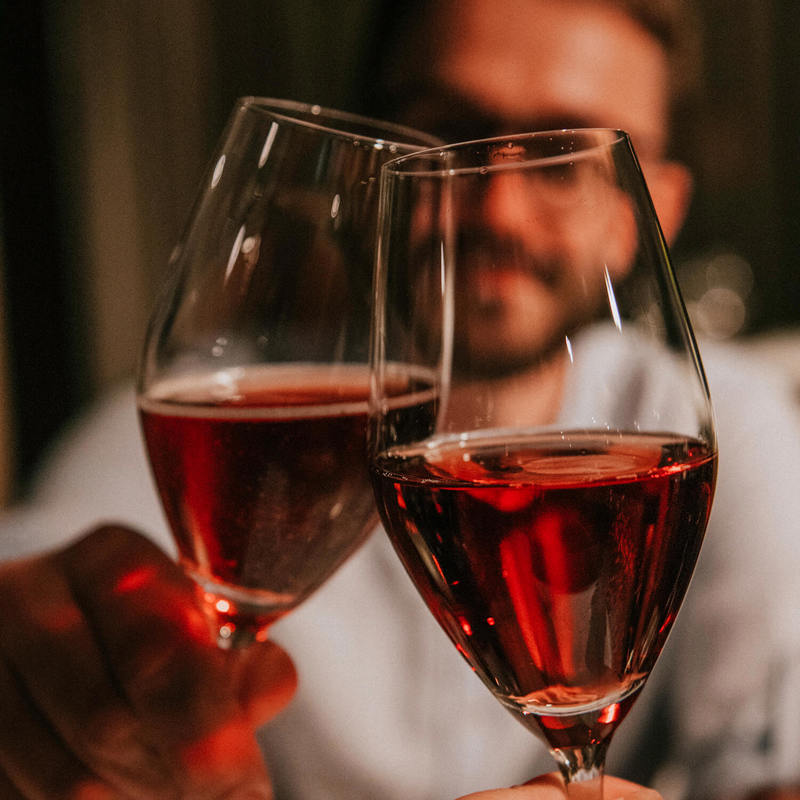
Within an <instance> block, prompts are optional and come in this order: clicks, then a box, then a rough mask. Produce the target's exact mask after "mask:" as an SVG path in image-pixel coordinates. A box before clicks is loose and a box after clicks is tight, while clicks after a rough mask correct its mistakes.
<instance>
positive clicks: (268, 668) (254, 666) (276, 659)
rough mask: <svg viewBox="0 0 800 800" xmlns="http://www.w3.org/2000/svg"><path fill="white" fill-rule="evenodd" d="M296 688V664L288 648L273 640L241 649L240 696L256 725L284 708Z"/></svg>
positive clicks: (248, 714) (258, 725) (245, 710)
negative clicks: (283, 647)
mask: <svg viewBox="0 0 800 800" xmlns="http://www.w3.org/2000/svg"><path fill="white" fill-rule="evenodd" d="M231 655H237V654H236V653H231ZM296 689H297V672H296V670H295V667H294V664H293V663H292V660H291V658H289V655H288V654H287V653H286V651H285V650H283V649H282V648H281V647H279V646H278V645H277V644H275V643H274V642H264V643H263V644H262V643H257V644H253V645H251V646H250V647H249V648H247V650H245V651H243V652H242V653H241V662H240V667H239V700H240V702H241V705H242V708H243V709H244V713H245V715H246V716H247V719H248V720H250V723H251V724H252V726H253V727H254V728H258V727H260V726H261V725H263V724H264V723H266V722H268V721H269V720H271V719H272V718H273V717H274V716H275V715H276V714H278V713H279V712H280V711H282V710H283V709H284V708H285V707H286V705H287V704H288V703H289V701H290V700H291V699H292V696H293V695H294V693H295V690H296Z"/></svg>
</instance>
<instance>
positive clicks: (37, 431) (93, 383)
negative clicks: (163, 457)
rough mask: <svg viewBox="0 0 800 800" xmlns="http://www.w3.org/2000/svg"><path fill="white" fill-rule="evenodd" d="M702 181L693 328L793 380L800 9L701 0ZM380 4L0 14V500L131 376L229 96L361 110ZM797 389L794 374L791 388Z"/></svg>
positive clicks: (696, 117)
mask: <svg viewBox="0 0 800 800" xmlns="http://www.w3.org/2000/svg"><path fill="white" fill-rule="evenodd" d="M699 2H700V10H701V12H702V14H703V16H704V18H705V20H706V69H705V75H706V96H705V98H704V101H703V103H702V105H701V107H700V108H699V109H698V110H697V112H696V113H694V114H692V116H691V118H687V119H686V120H683V121H681V124H680V126H679V137H678V148H679V151H680V156H681V157H682V158H683V159H684V160H685V161H686V162H687V163H689V165H690V166H691V167H692V169H693V170H694V173H695V176H696V180H697V185H696V193H695V199H694V202H693V205H692V208H691V210H690V219H689V224H688V225H687V226H686V228H685V230H684V232H683V234H682V235H681V238H680V239H679V241H678V242H677V243H676V244H675V246H674V248H673V256H674V259H675V261H676V266H677V269H678V272H679V277H680V281H681V285H682V287H683V289H684V294H685V296H686V299H687V303H688V305H689V307H690V311H691V314H692V317H693V321H694V323H695V325H696V327H697V328H698V330H699V331H700V332H701V333H702V334H703V335H706V336H711V337H714V338H718V339H727V338H739V339H742V340H743V341H744V342H745V343H746V344H747V345H748V346H750V347H753V348H757V349H758V350H759V351H760V352H763V354H764V357H765V358H772V359H777V360H778V361H780V362H782V363H784V364H785V365H787V366H788V368H789V369H792V370H796V367H795V366H794V364H795V361H797V362H798V363H800V338H798V339H797V345H796V347H797V350H798V353H797V355H796V356H795V355H794V350H795V339H794V336H793V334H792V331H793V329H794V328H795V326H796V327H797V330H798V331H800V275H798V274H797V272H796V270H798V267H800V259H798V255H797V254H798V249H800V230H799V229H798V219H799V218H800V142H799V138H800V136H799V135H800V44H798V42H797V40H796V31H797V30H800V4H798V3H797V2H796V0H699ZM379 6H380V4H379V2H378V0H258V1H256V0H226V2H214V0H170V2H169V3H162V2H156V1H155V0H127V1H125V0H119V1H118V2H107V0H105V1H104V2H99V0H84V2H81V3H59V2H46V1H43V0H28V2H25V3H12V2H11V1H10V0H6V1H5V2H4V3H0V87H2V91H1V93H0V97H1V98H2V105H1V106H0V109H1V110H0V505H3V504H7V503H8V502H10V501H11V500H13V499H18V498H20V497H22V496H23V495H24V491H25V487H26V484H27V482H28V480H29V479H30V477H31V474H32V472H33V470H34V469H35V465H36V463H37V462H38V460H39V459H40V458H41V456H42V454H43V452H44V451H45V449H46V447H47V446H48V444H49V443H50V442H51V441H52V438H53V436H54V435H55V434H56V433H57V432H58V431H59V430H61V429H62V427H63V426H64V424H65V423H66V422H67V421H68V420H69V419H70V418H72V417H74V416H75V414H76V413H77V412H78V411H80V409H81V408H83V407H84V406H86V405H87V404H89V403H90V402H91V401H92V400H93V399H94V398H95V397H96V396H97V395H98V394H99V393H101V392H102V391H103V390H105V389H107V388H108V387H110V386H111V385H113V384H115V383H118V382H120V381H124V380H129V379H130V377H131V375H132V374H133V372H134V370H135V367H136V360H137V357H138V352H139V346H140V342H141V339H142V337H143V335H144V329H145V326H146V322H147V318H148V315H149V312H150V309H151V307H152V304H153V301H154V297H155V295H156V293H157V292H158V289H159V286H160V284H161V282H162V280H163V277H164V274H165V271H166V268H167V262H168V259H169V254H170V251H171V249H172V248H173V246H174V245H175V243H176V241H177V239H178V237H179V236H180V233H181V229H182V226H183V223H184V220H185V219H186V216H187V215H188V212H189V209H190V206H191V204H192V202H193V199H194V195H195V192H196V189H197V188H198V186H199V184H200V180H201V178H202V174H203V172H204V169H205V166H206V163H207V161H208V159H209V158H210V156H211V152H212V150H213V147H214V144H215V141H216V139H217V137H218V135H219V133H220V132H221V129H222V126H223V125H224V122H225V119H226V117H227V115H228V113H229V112H230V110H231V108H232V106H233V103H234V100H235V99H236V97H238V96H241V95H247V94H254V95H269V96H273V97H288V98H293V99H297V100H304V101H307V102H314V103H320V104H323V105H329V106H335V107H340V108H347V109H350V110H359V104H358V98H357V86H358V82H359V80H358V79H359V77H360V68H361V64H362V63H363V62H364V60H365V57H366V53H367V52H368V48H369V47H370V45H371V42H372V38H371V35H372V33H373V31H374V28H375V27H376V24H377V19H378V16H377V15H378V12H379ZM798 374H800V373H798Z"/></svg>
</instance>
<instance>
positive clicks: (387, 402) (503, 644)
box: [368, 130, 717, 798]
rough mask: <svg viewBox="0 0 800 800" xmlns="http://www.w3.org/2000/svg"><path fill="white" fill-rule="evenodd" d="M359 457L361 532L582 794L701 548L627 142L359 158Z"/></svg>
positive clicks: (691, 359)
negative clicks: (381, 529) (363, 250)
mask: <svg viewBox="0 0 800 800" xmlns="http://www.w3.org/2000/svg"><path fill="white" fill-rule="evenodd" d="M374 291H375V299H374V311H373V313H374V323H373V340H372V356H371V366H372V373H371V396H370V420H369V426H368V428H369V448H368V449H369V461H370V471H371V474H372V481H373V485H374V488H375V493H376V497H377V500H378V506H379V511H380V514H381V518H382V521H383V523H384V526H385V528H386V530H387V532H388V534H389V536H390V538H391V540H392V542H393V544H394V547H395V549H396V550H397V552H398V554H399V556H400V558H401V560H402V561H403V564H404V565H405V567H406V570H407V571H408V573H409V575H410V576H411V578H412V580H413V581H414V583H415V584H416V586H417V588H418V590H419V592H420V594H421V595H422V597H423V599H424V600H425V601H426V603H427V605H428V606H429V608H430V610H431V611H432V612H433V614H434V616H435V617H436V619H437V620H438V622H439V623H440V625H441V626H442V628H443V629H444V631H445V632H446V633H447V635H448V636H449V637H450V638H451V639H452V641H453V643H454V644H455V646H456V647H457V648H458V650H459V651H460V652H461V654H462V655H463V656H464V658H465V659H466V660H467V661H468V662H469V664H470V665H471V667H472V668H473V670H474V671H475V672H476V673H477V675H478V676H479V677H480V678H481V679H482V680H483V682H484V683H485V684H486V686H487V687H488V689H489V690H490V691H491V692H492V693H493V694H494V695H495V696H496V697H497V699H498V700H499V701H500V702H501V703H502V704H503V705H505V706H506V707H507V708H508V709H509V710H510V711H511V712H512V713H513V714H514V715H515V716H516V717H517V718H518V719H519V720H520V721H521V722H522V723H523V724H524V725H526V726H527V727H528V728H529V729H531V730H532V731H533V732H534V733H536V734H537V735H538V736H539V737H540V738H541V739H543V740H544V741H545V742H546V744H547V746H548V747H549V748H550V750H551V751H552V753H553V754H554V756H555V758H556V760H557V762H558V764H559V767H560V769H561V772H562V774H563V776H564V779H565V781H566V783H567V786H568V794H569V796H570V797H583V798H600V797H601V793H602V774H603V762H604V758H605V754H606V750H607V748H608V745H609V742H610V740H611V737H612V735H613V733H614V731H615V730H616V728H617V726H618V725H619V723H620V722H621V721H622V719H623V718H624V717H625V715H626V713H627V712H628V710H629V709H630V707H631V704H632V703H633V702H634V699H635V698H636V696H637V694H638V693H639V692H640V691H641V689H642V686H643V685H644V683H645V681H646V679H647V676H648V674H649V672H650V670H651V669H652V667H653V664H654V662H655V661H656V658H657V657H658V654H659V652H660V651H661V648H662V646H663V645H664V641H665V639H666V637H667V635H668V633H669V630H670V628H671V626H672V623H673V620H674V618H675V615H676V613H677V611H678V608H679V606H680V604H681V601H682V599H683V596H684V593H685V591H686V589H687V586H688V583H689V580H690V576H691V573H692V570H693V568H694V564H695V561H696V558H697V555H698V551H699V549H700V545H701V542H702V539H703V535H704V531H705V526H706V521H707V518H708V514H709V511H710V507H711V502H712V497H713V491H714V485H715V479H716V456H717V448H716V439H715V433H714V421H713V414H712V408H711V404H710V400H709V395H708V389H707V385H706V381H705V377H704V374H703V370H702V366H701V363H700V357H699V354H698V351H697V347H696V344H695V341H694V337H693V335H692V331H691V328H690V326H689V320H688V318H687V316H686V313H685V309H684V306H683V303H682V301H681V298H680V295H679V291H678V287H677V285H676V282H675V279H674V276H673V272H672V269H671V266H670V263H669V257H668V252H667V247H666V245H665V242H664V239H663V236H662V233H661V230H660V227H659V224H658V220H657V218H656V215H655V212H654V209H653V205H652V203H651V199H650V197H649V194H648V191H647V187H646V185H645V182H644V180H643V177H642V174H641V171H640V169H639V165H638V163H637V159H636V156H635V154H634V151H633V149H632V147H631V144H630V141H629V138H628V136H627V135H626V134H625V133H623V132H620V131H612V130H575V131H555V132H543V133H535V134H523V135H519V136H514V137H509V138H499V139H489V140H482V141H475V142H468V143H464V144H458V145H451V146H447V147H442V148H436V149H433V150H428V151H424V152H421V153H417V154H414V155H409V156H405V157H402V158H398V159H396V160H393V161H391V162H390V163H388V164H387V165H386V166H385V167H384V168H383V169H382V178H381V193H380V211H379V236H378V248H377V259H376V268H375V280H374Z"/></svg>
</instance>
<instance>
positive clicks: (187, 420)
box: [138, 98, 437, 647]
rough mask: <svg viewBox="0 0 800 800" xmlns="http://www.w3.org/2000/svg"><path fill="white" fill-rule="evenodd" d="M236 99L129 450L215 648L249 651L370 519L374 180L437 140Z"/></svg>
mask: <svg viewBox="0 0 800 800" xmlns="http://www.w3.org/2000/svg"><path fill="white" fill-rule="evenodd" d="M436 141H437V140H434V139H431V138H430V137H427V136H425V135H423V134H420V133H417V132H416V131H412V130H409V129H406V128H402V127H398V126H392V125H389V124H387V123H382V122H377V121H373V120H369V119H364V118H361V117H357V116H354V115H351V114H346V113H343V112H338V111H333V110H325V109H321V108H319V107H318V106H309V105H303V104H300V103H295V102H291V101H282V100H273V99H267V98H244V99H242V100H240V101H238V102H237V104H236V106H235V108H234V110H233V112H232V114H231V117H230V119H229V122H228V125H227V127H226V129H225V131H224V133H223V135H222V138H221V141H220V144H219V149H218V151H217V153H216V155H215V156H214V157H213V159H212V163H211V167H210V169H209V171H208V174H207V176H206V178H205V180H204V182H203V184H202V187H201V191H200V194H199V198H198V200H197V202H196V205H195V207H194V210H193V212H192V214H191V217H190V220H189V224H188V227H187V230H186V232H185V235H184V237H183V240H182V242H181V244H180V245H179V247H178V248H177V249H176V251H175V253H174V255H173V263H172V265H171V266H172V269H171V280H170V282H169V285H168V286H167V287H166V291H165V293H164V295H163V297H162V298H161V301H160V303H159V304H158V306H157V308H156V310H155V313H154V315H153V317H152V320H151V322H150V326H149V329H148V333H147V337H146V342H145V346H144V353H143V357H142V360H141V368H140V375H139V382H138V404H139V410H140V419H141V424H142V429H143V434H144V439H145V443H146V447H147V451H148V455H149V459H150V464H151V467H152V472H153V476H154V478H155V482H156V485H157V488H158V491H159V494H160V497H161V501H162V505H163V508H164V511H165V513H166V517H167V519H168V521H169V524H170V527H171V529H172V532H173V534H174V538H175V542H176V544H177V550H178V554H179V558H180V561H181V563H182V565H183V566H184V567H185V569H186V571H187V572H188V573H189V575H190V576H191V577H192V578H194V579H195V581H196V582H197V584H198V586H199V587H200V589H201V592H200V593H201V597H202V600H203V605H204V608H205V610H206V611H207V612H208V615H209V617H210V619H211V622H212V625H213V629H214V631H215V633H216V637H217V641H218V644H219V645H220V646H222V647H235V646H244V645H247V644H248V643H250V642H252V641H253V640H254V639H256V640H263V639H265V638H266V636H267V631H268V628H269V626H270V625H271V624H272V622H274V621H275V620H276V619H277V618H278V617H280V616H281V615H283V614H285V613H286V612H287V611H288V610H290V609H291V608H293V607H294V606H296V605H297V604H298V603H300V602H301V601H302V600H303V599H304V598H305V597H307V596H308V595H309V593H311V592H312V591H313V590H314V589H315V588H317V587H318V586H319V585H320V584H321V583H322V582H323V581H324V580H325V579H326V578H327V577H328V576H329V575H330V574H331V573H332V572H333V571H334V570H335V569H336V567H337V566H338V565H339V564H340V563H341V562H342V561H343V560H344V559H345V558H347V556H348V555H349V554H350V553H351V552H352V551H353V550H354V549H355V548H356V547H357V546H358V545H359V543H360V542H361V541H362V540H363V539H364V537H365V535H366V533H367V532H368V531H369V530H370V529H371V527H372V526H373V525H374V524H375V522H376V521H377V516H376V513H375V510H374V500H373V497H372V492H371V488H370V485H369V478H368V474H367V470H366V466H365V455H364V440H365V435H366V433H365V430H366V409H367V402H366V401H367V391H368V378H367V353H368V345H369V304H370V299H371V293H370V287H371V269H372V254H373V251H374V238H375V224H376V211H377V191H378V181H377V178H378V172H379V168H380V166H381V164H382V163H383V162H384V161H386V160H387V159H389V158H392V157H396V156H398V155H401V154H403V153H409V152H412V151H413V150H415V149H421V148H422V146H430V145H432V144H435V142H436Z"/></svg>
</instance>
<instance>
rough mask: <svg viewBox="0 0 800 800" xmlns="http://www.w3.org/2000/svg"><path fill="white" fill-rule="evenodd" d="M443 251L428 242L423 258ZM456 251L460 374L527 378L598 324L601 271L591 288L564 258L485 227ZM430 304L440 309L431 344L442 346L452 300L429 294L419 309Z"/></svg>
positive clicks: (467, 235) (461, 240)
mask: <svg viewBox="0 0 800 800" xmlns="http://www.w3.org/2000/svg"><path fill="white" fill-rule="evenodd" d="M434 245H435V246H434ZM439 247H440V245H439V243H438V242H437V243H431V242H428V243H426V244H425V245H424V251H425V252H426V253H427V254H430V253H433V252H438V248H439ZM421 251H422V248H421V250H420V252H421ZM452 252H453V253H454V256H453V263H454V264H455V269H454V271H453V273H452V275H453V278H452V280H453V289H452V303H453V317H454V318H453V326H454V332H453V351H452V354H453V367H454V370H455V372H456V374H469V375H471V376H472V377H474V378H499V377H504V376H509V375H512V374H514V373H518V372H523V371H527V370H529V369H531V368H532V367H535V366H536V365H537V364H542V363H545V362H547V361H549V360H550V359H552V358H553V357H554V356H555V355H556V354H557V352H559V351H563V349H564V347H565V337H568V336H571V335H573V334H575V332H576V331H577V330H579V329H580V328H581V327H583V326H585V325H587V324H589V323H590V322H591V321H593V320H594V319H595V318H596V317H597V314H598V310H599V308H600V302H599V299H600V298H599V296H598V291H601V290H602V285H603V282H602V270H601V269H598V270H597V278H598V279H597V280H595V279H593V280H591V281H587V280H586V278H585V277H579V275H582V274H583V273H582V272H581V271H580V270H579V268H578V266H577V265H576V264H575V263H574V261H572V260H571V259H570V258H569V256H568V254H567V253H565V252H563V251H561V252H556V251H554V250H553V249H552V248H551V249H549V250H548V251H540V252H532V251H531V249H530V248H529V247H527V246H526V245H525V244H524V243H523V242H522V241H521V240H520V239H519V238H517V237H514V236H513V235H507V236H501V237H499V236H498V235H497V234H496V233H495V232H492V231H488V230H486V229H482V228H480V227H479V228H475V229H474V230H470V231H466V232H462V233H461V234H460V235H459V236H458V237H457V240H456V241H455V242H454V245H453V249H452ZM425 260H426V259H425V258H424V257H423V258H422V259H421V260H420V261H417V260H414V261H412V263H417V264H419V263H425ZM427 262H428V263H429V264H430V258H428V259H427ZM431 297H434V298H435V300H434V303H436V302H438V303H439V308H438V310H432V312H431V314H430V316H429V318H428V322H429V323H430V322H431V321H435V320H437V319H438V320H439V324H432V327H431V328H430V329H429V331H428V336H427V337H426V338H429V343H430V345H431V346H433V347H439V346H440V345H441V335H442V327H441V325H442V322H441V320H442V318H443V316H444V312H443V308H442V303H443V302H447V301H446V300H444V301H443V300H442V299H441V297H442V293H441V292H439V293H438V296H437V295H436V293H432V292H428V293H427V296H426V297H424V298H421V299H420V300H419V301H418V302H421V303H427V304H430V303H431Z"/></svg>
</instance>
